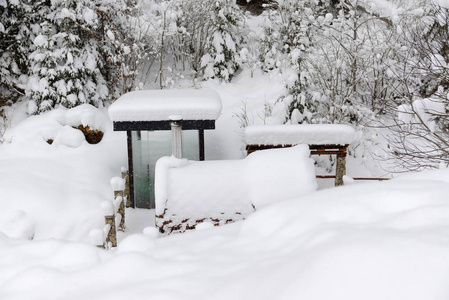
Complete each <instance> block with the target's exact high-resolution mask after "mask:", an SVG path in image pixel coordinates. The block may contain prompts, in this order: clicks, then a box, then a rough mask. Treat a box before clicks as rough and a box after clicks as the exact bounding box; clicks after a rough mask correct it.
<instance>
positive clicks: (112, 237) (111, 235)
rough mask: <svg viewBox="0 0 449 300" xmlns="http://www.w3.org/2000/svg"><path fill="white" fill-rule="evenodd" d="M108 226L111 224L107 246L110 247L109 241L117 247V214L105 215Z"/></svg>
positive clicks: (107, 236)
mask: <svg viewBox="0 0 449 300" xmlns="http://www.w3.org/2000/svg"><path fill="white" fill-rule="evenodd" d="M104 220H105V224H106V226H108V225H109V231H108V234H107V235H106V248H108V247H109V243H110V244H111V246H112V247H117V231H116V229H115V216H114V215H110V216H105V217H104Z"/></svg>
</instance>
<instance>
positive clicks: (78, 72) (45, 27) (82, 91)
mask: <svg viewBox="0 0 449 300" xmlns="http://www.w3.org/2000/svg"><path fill="white" fill-rule="evenodd" d="M47 4H49V5H47V7H46V9H47V11H46V14H45V15H43V16H42V19H43V20H44V21H43V22H41V23H40V24H39V35H37V36H36V37H35V38H34V41H33V43H34V46H35V47H36V50H35V51H33V53H31V55H30V78H29V82H28V86H27V91H26V92H27V95H28V96H29V97H30V99H31V101H30V105H29V113H32V114H38V113H41V112H44V111H47V110H50V109H52V108H54V107H55V106H56V105H63V106H65V107H74V106H77V105H80V104H83V103H89V104H92V105H95V106H101V105H102V103H103V102H104V101H105V100H106V99H107V96H108V90H107V87H106V83H105V80H104V78H103V74H102V68H103V66H104V65H103V61H102V57H101V55H100V53H99V45H98V42H97V39H96V36H95V29H96V27H97V25H98V17H97V13H96V8H95V4H94V3H92V2H91V1H86V0H84V1H74V0H71V1H69V0H67V1H52V2H51V3H47Z"/></svg>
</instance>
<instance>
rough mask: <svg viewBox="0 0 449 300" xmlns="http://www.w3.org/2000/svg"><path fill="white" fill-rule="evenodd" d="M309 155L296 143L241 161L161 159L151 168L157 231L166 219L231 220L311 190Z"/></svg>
mask: <svg viewBox="0 0 449 300" xmlns="http://www.w3.org/2000/svg"><path fill="white" fill-rule="evenodd" d="M309 153H310V152H309V149H308V147H307V146H306V145H298V146H296V147H292V148H285V149H275V150H265V151H259V152H255V153H252V154H251V155H249V156H248V157H247V158H245V159H243V160H231V161H202V162H195V161H188V160H186V159H176V158H174V157H163V158H161V159H159V160H158V162H157V164H156V179H155V195H156V215H157V216H159V217H158V221H157V224H158V226H159V227H160V228H162V227H163V224H164V222H166V221H171V226H172V225H174V224H177V223H180V222H181V223H183V222H184V223H185V222H187V220H189V222H190V221H191V222H193V223H195V222H196V221H198V220H201V222H203V221H204V220H206V219H210V220H212V221H214V222H215V223H217V222H218V223H220V222H221V221H228V222H229V221H230V220H232V221H235V220H237V219H241V218H244V217H245V216H247V215H249V214H250V213H252V212H253V211H254V210H255V209H260V208H263V207H265V206H267V205H270V204H273V203H276V202H279V201H282V200H285V199H290V198H293V197H298V196H299V195H304V194H307V193H310V192H312V191H315V190H316V189H317V183H316V179H315V169H314V165H313V160H311V159H310V158H309ZM217 220H219V221H217ZM193 223H192V224H193ZM192 224H190V223H189V224H187V225H192ZM220 224H221V223H220Z"/></svg>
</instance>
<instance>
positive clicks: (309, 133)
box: [245, 124, 355, 145]
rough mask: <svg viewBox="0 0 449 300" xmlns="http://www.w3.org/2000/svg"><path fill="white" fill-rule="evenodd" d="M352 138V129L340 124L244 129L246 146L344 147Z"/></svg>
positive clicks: (353, 132)
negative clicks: (305, 145) (312, 145)
mask: <svg viewBox="0 0 449 300" xmlns="http://www.w3.org/2000/svg"><path fill="white" fill-rule="evenodd" d="M354 138H355V130H354V128H352V127H351V126H349V125H341V124H297V125H292V124H286V125H252V126H247V127H246V128H245V143H246V144H247V145H297V144H317V145H326V144H334V145H346V144H350V143H351V142H352V141H353V140H354Z"/></svg>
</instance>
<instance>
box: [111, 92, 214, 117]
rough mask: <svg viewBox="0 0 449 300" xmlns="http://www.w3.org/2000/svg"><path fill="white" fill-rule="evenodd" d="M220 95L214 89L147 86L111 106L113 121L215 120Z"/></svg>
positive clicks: (127, 94)
mask: <svg viewBox="0 0 449 300" xmlns="http://www.w3.org/2000/svg"><path fill="white" fill-rule="evenodd" d="M221 108H222V106H221V99H220V96H219V95H218V93H217V92H215V91H213V90H146V91H134V92H129V93H126V94H124V95H123V96H121V97H120V98H119V99H118V100H117V101H115V102H114V103H113V104H112V105H111V106H110V107H109V117H110V118H111V120H112V121H115V122H120V121H165V120H169V116H171V115H178V116H180V117H182V119H183V120H216V119H218V117H219V116H220V113H221Z"/></svg>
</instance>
